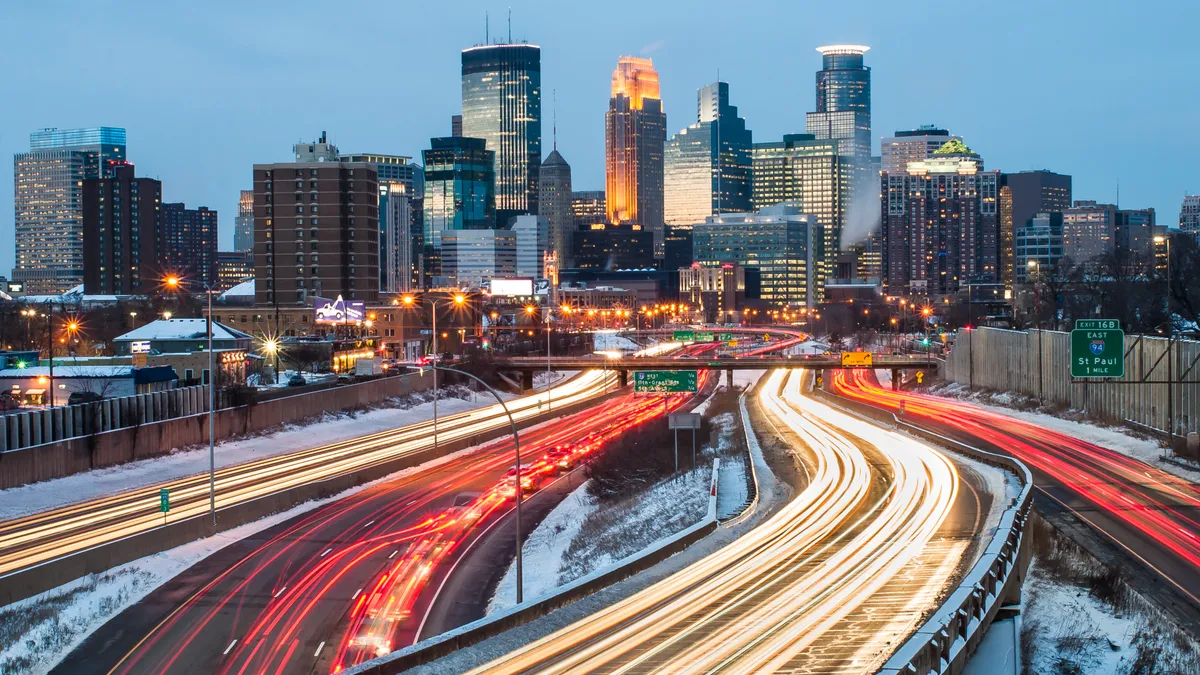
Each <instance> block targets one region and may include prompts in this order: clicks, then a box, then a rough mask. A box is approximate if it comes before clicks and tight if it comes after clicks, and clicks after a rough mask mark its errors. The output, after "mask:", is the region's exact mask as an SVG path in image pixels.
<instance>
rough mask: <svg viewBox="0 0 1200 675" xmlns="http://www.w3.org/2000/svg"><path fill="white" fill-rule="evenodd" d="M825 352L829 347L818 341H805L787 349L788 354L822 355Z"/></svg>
mask: <svg viewBox="0 0 1200 675" xmlns="http://www.w3.org/2000/svg"><path fill="white" fill-rule="evenodd" d="M827 351H829V345H828V344H826V343H824V342H821V341H820V340H805V341H804V342H801V343H799V344H797V345H793V346H791V347H788V349H787V353H788V354H824V353H825V352H827Z"/></svg>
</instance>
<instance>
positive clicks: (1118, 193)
mask: <svg viewBox="0 0 1200 675" xmlns="http://www.w3.org/2000/svg"><path fill="white" fill-rule="evenodd" d="M1116 206H1117V208H1118V209H1119V208H1121V179H1120V178H1118V179H1117V204H1116Z"/></svg>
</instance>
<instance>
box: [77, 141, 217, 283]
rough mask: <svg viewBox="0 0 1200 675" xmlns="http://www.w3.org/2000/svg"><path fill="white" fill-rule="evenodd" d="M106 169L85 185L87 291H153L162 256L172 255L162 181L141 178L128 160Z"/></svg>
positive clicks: (84, 256)
mask: <svg viewBox="0 0 1200 675" xmlns="http://www.w3.org/2000/svg"><path fill="white" fill-rule="evenodd" d="M104 173H105V174H106V176H105V177H103V178H88V179H85V180H84V181H83V186H82V193H83V200H82V207H83V208H82V215H83V219H82V220H83V232H82V235H83V241H82V244H83V246H82V248H83V292H84V293H86V294H88V295H133V294H139V293H143V294H144V293H150V292H152V291H154V290H155V289H156V288H157V287H158V284H159V281H158V280H159V278H160V277H161V275H162V272H163V263H162V262H160V258H165V257H166V256H164V253H165V251H164V250H163V249H162V248H161V246H160V245H161V244H163V243H165V242H162V241H161V240H160V239H159V228H160V226H161V222H162V221H161V219H162V210H161V209H162V183H161V182H159V181H157V180H154V179H153V178H137V177H135V175H134V167H133V165H132V164H129V163H128V162H121V163H120V164H116V163H110V169H109V170H107V171H105V172H104ZM215 250H216V249H215V247H214V251H215ZM172 257H174V256H172Z"/></svg>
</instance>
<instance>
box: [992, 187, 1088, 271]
mask: <svg viewBox="0 0 1200 675" xmlns="http://www.w3.org/2000/svg"><path fill="white" fill-rule="evenodd" d="M1069 208H1071V177H1070V176H1067V175H1064V174H1059V173H1054V172H1053V171H1046V170H1044V169H1043V170H1040V171H1020V172H1018V173H1006V174H1001V176H1000V251H1001V261H1000V271H1001V276H1002V277H1003V280H1004V285H1005V286H1006V287H1008V288H1010V289H1011V288H1012V284H1013V281H1014V279H1015V278H1016V274H1015V271H1014V261H1013V251H1014V250H1015V246H1014V241H1013V237H1014V233H1015V232H1016V230H1018V229H1020V228H1022V227H1024V226H1025V224H1026V223H1028V222H1029V220H1030V219H1031V218H1033V217H1034V216H1035V215H1036V214H1039V213H1055V212H1057V213H1062V212H1064V211H1066V210H1067V209H1069ZM1016 264H1021V263H1020V261H1019V260H1018V261H1016Z"/></svg>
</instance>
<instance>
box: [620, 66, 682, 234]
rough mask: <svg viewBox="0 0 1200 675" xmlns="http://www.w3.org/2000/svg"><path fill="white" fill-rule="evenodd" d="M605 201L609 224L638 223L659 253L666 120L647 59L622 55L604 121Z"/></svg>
mask: <svg viewBox="0 0 1200 675" xmlns="http://www.w3.org/2000/svg"><path fill="white" fill-rule="evenodd" d="M604 124H605V129H604V145H605V153H604V156H605V172H604V173H605V200H606V208H607V210H608V220H609V221H610V222H612V223H636V224H638V225H640V226H641V227H642V229H643V230H645V231H648V232H650V233H651V234H652V235H654V252H655V256H656V257H661V256H662V251H663V144H664V143H665V142H666V134H667V115H666V113H664V112H663V109H662V100H661V99H660V94H659V86H658V73H656V72H655V71H654V64H653V63H652V62H651V61H650V59H640V58H636V57H633V56H622V57H621V58H620V59H619V60H618V61H617V69H616V70H614V71H613V78H612V98H610V99H609V102H608V113H607V114H606V115H605V117H604Z"/></svg>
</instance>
